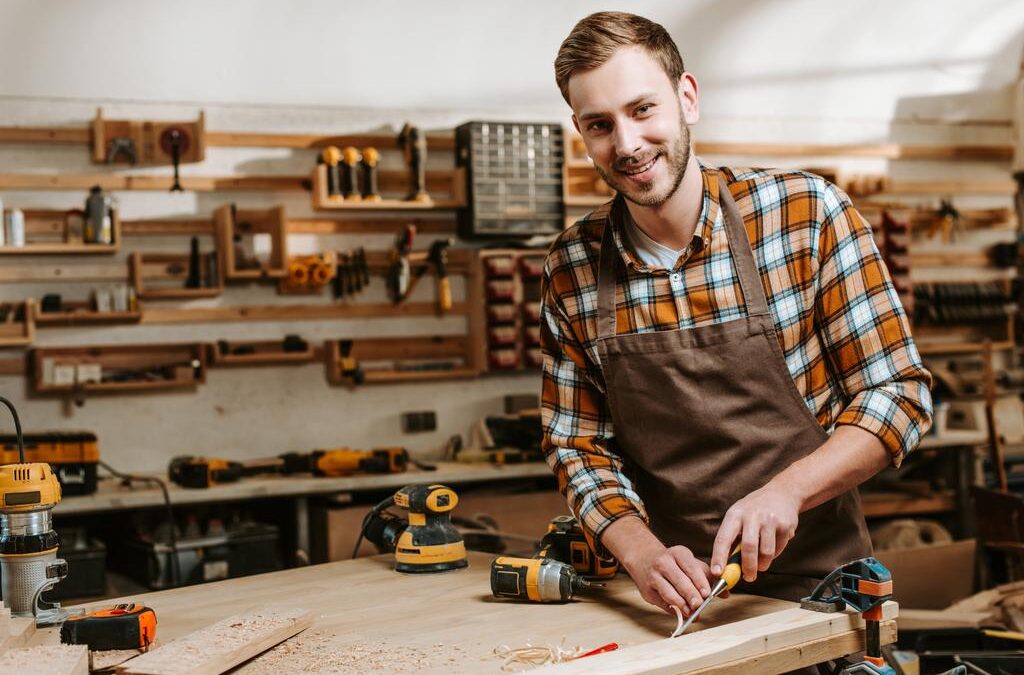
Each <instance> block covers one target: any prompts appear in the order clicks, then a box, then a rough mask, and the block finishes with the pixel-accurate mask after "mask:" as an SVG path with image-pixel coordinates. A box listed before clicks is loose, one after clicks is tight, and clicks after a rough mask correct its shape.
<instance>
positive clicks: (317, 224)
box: [288, 218, 455, 234]
mask: <svg viewBox="0 0 1024 675" xmlns="http://www.w3.org/2000/svg"><path fill="white" fill-rule="evenodd" d="M406 225H415V226H416V230H417V232H419V233H421V234H455V220H454V219H449V220H440V219H438V220H434V219H430V220H427V219H424V218H402V219H400V220H395V219H391V220H359V219H353V218H346V219H340V218H339V219H329V218H289V219H288V233H289V234H376V233H385V234H392V233H395V234H397V233H398V232H401V231H402V230H403V229H404V228H405V226H406Z"/></svg>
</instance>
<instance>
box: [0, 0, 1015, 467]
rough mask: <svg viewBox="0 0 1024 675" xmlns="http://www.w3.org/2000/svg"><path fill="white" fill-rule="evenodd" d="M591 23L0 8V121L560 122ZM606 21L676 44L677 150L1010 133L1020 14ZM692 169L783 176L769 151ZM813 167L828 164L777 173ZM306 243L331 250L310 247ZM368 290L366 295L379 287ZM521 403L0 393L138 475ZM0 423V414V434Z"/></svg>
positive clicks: (481, 13)
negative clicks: (176, 463)
mask: <svg viewBox="0 0 1024 675" xmlns="http://www.w3.org/2000/svg"><path fill="white" fill-rule="evenodd" d="M607 8H615V7H614V6H613V5H609V4H606V3H591V2H580V1H575V2H550V1H543V0H521V1H520V2H517V3H513V4H509V3H491V2H469V1H466V2H456V1H454V0H432V1H431V2H416V1H414V0H402V1H398V0H395V1H391V2H386V1H384V2H375V3H361V2H343V1H339V0H333V1H329V0H306V1H294V2H270V1H268V0H255V1H248V2H242V1H240V0H230V1H221V2H209V1H206V2H203V1H201V0H177V1H176V2H173V3H170V2H157V1H156V0H135V1H131V0H92V1H90V2H72V1H68V0H65V1H51V2H39V1H35V2H32V1H29V0H24V1H16V0H3V1H0V64H3V66H2V67H0V125H4V126H6V125H67V126H82V125H84V124H85V123H86V122H87V121H88V120H89V119H90V118H91V117H92V116H93V114H94V112H95V108H96V107H97V106H98V105H102V106H103V107H104V111H105V114H106V115H107V116H108V117H113V118H116V117H127V118H148V119H154V118H169V119H190V118H194V117H195V115H196V113H197V111H198V110H199V109H203V110H205V111H206V113H207V128H208V129H211V130H216V131H247V130H251V131H267V132H270V131H282V132H290V131H293V132H300V131H301V132H324V133H344V132H349V131H369V130H375V129H380V128H384V127H388V126H392V127H393V126H397V125H400V124H401V123H402V122H404V121H406V120H410V121H414V122H416V123H418V124H419V125H421V126H422V127H425V128H428V129H448V128H451V127H452V126H454V125H456V124H458V123H460V122H462V121H465V120H468V119H473V118H492V119H496V118H500V119H518V120H554V121H562V122H567V121H568V113H567V110H566V108H565V105H564V103H563V102H562V100H561V98H560V96H559V94H558V92H557V89H556V88H555V86H554V81H553V75H552V65H551V64H552V61H553V59H554V55H555V52H556V51H557V48H558V45H559V43H560V42H561V40H562V39H563V38H564V37H565V35H566V33H567V32H568V31H569V29H570V28H571V27H572V24H573V23H574V22H575V21H576V20H578V19H579V18H581V17H582V16H584V15H586V14H587V13H589V12H591V11H596V10H599V9H607ZM617 8H626V9H629V10H630V11H636V12H638V13H641V14H644V15H647V16H649V17H651V18H654V19H656V20H659V21H661V22H662V23H663V24H664V25H665V26H666V27H667V28H668V29H669V31H670V32H671V33H672V34H673V36H674V37H675V38H676V40H677V42H678V43H679V44H680V47H681V50H682V53H683V57H684V59H685V61H686V64H687V67H688V69H689V70H691V71H692V72H694V73H695V74H696V76H697V78H698V81H699V82H700V85H701V92H702V121H701V123H700V124H699V125H698V126H697V128H696V129H695V130H694V135H695V138H696V139H697V140H698V141H699V140H700V139H701V138H704V139H708V140H736V141H756V142H771V141H781V142H788V141H792V142H796V141H800V142H808V143H829V142H836V143H839V142H843V143H847V142H849V143H854V142H882V141H888V140H893V141H900V142H920V143H953V142H959V143H1005V142H1008V140H1009V138H1010V126H1009V119H1010V109H1011V106H1010V102H1011V99H1010V93H1009V91H1010V85H1011V83H1012V82H1014V81H1015V79H1016V77H1017V73H1018V70H1019V63H1020V55H1021V52H1022V46H1024V3H1021V2H1019V1H1011V0H1003V1H999V0H978V1H976V2H973V3H962V2H953V1H952V0H943V1H942V2H928V1H926V0H913V1H907V2H899V3H892V2H885V1H882V0H867V1H863V2H852V1H851V2H813V1H812V0H761V1H756V0H748V1H740V0H720V1H717V2H716V1H713V0H704V1H693V2H680V1H678V0H676V1H664V2H653V1H649V0H648V1H639V2H630V3H618V7H617ZM313 157H314V155H313V153H312V152H310V151H294V150H283V149H269V150H257V149H237V148H211V149H209V151H208V159H207V160H206V161H205V162H203V163H202V164H198V165H188V166H185V167H184V168H183V173H184V174H186V175H187V174H195V175H226V174H231V173H241V174H261V175H265V174H289V175H292V174H299V173H305V172H307V171H308V170H309V168H310V166H311V165H312V163H313V161H314V159H313ZM715 159H716V160H718V161H721V162H723V163H726V162H729V163H756V164H760V165H765V164H772V163H789V164H794V162H793V160H787V159H786V158H778V159H777V160H776V159H774V158H756V159H754V160H752V159H751V158H744V157H735V158H732V157H726V158H715ZM392 161H393V159H392ZM433 161H434V162H444V161H449V162H450V159H449V158H446V157H435V158H434V159H433ZM829 164H831V165H835V161H834V160H833V159H831V158H821V161H815V160H800V161H799V165H802V166H814V165H817V166H822V165H829ZM844 166H847V167H848V168H850V169H851V170H858V171H871V172H882V171H888V172H890V173H892V174H894V175H898V176H901V177H960V178H965V177H971V178H1000V177H1005V175H1006V171H1005V167H1003V166H1000V165H992V164H977V163H959V164H955V165H953V164H937V163H920V162H917V163H912V162H900V163H892V164H890V163H887V162H884V161H879V160H870V161H867V160H861V161H847V162H844ZM97 170H103V167H99V168H98V167H96V166H94V165H92V164H90V163H89V161H88V158H87V156H86V153H85V150H84V149H83V148H81V147H52V146H49V147H48V146H14V145H6V146H2V145H0V172H40V173H52V172H58V173H85V172H93V171H97ZM142 171H143V170H141V169H139V170H133V173H134V172H142ZM152 171H153V172H156V173H164V172H165V171H166V170H165V169H154V170H152ZM0 196H2V197H3V199H4V202H5V204H6V205H7V206H20V207H48V208H69V207H73V206H78V205H79V204H80V203H81V201H82V198H83V195H82V194H81V193H78V192H67V193H65V192H7V193H4V194H3V195H0ZM118 197H119V200H120V205H121V208H122V212H123V214H124V216H125V217H127V218H142V217H165V216H166V217H171V216H188V215H193V214H196V215H200V216H207V215H208V214H209V213H210V212H211V211H212V210H213V209H214V208H216V207H217V206H219V205H221V204H223V203H225V202H228V201H238V202H239V204H240V205H243V206H245V205H252V206H262V205H271V204H277V203H283V204H285V205H286V206H287V208H288V213H289V215H292V216H298V217H301V216H305V215H312V211H311V210H310V209H309V204H308V198H307V197H306V196H305V195H302V194H298V193H290V194H255V193H237V194H230V193H220V194H210V193H202V194H196V193H184V194H176V195H172V194H164V193H143V192H130V193H129V192H126V193H121V194H120V195H118ZM922 201H925V202H927V200H922ZM968 201H970V200H968ZM974 201H977V200H974ZM989 201H991V200H989ZM1004 202H1005V200H1004ZM972 203H973V202H972ZM1003 205H1006V204H1005V203H1003ZM388 241H389V238H388V237H383V236H377V237H366V238H363V239H361V240H360V243H365V244H366V245H368V246H370V247H374V248H383V247H385V246H386V245H387V243H388ZM128 243H129V245H130V246H132V247H136V248H139V249H145V250H153V248H154V247H165V246H166V247H175V248H180V247H183V246H184V244H183V243H182V241H178V240H174V239H170V240H167V241H154V240H150V239H143V240H138V239H137V240H134V241H129V242H128ZM293 243H295V244H296V245H298V244H299V242H297V241H296V242H293ZM306 243H307V244H308V243H309V242H306ZM319 243H330V244H332V245H338V246H345V245H349V244H351V243H353V242H352V239H351V238H346V237H331V238H328V239H326V240H325V241H323V242H319ZM317 244H318V242H313V245H317ZM36 262H37V261H33V260H31V259H25V260H17V261H13V260H4V261H3V264H4V265H8V264H23V265H25V264H28V265H31V264H35V263H36ZM377 284H378V288H377V289H376V290H374V289H371V291H370V294H369V295H368V296H367V299H368V300H372V298H373V293H380V288H379V281H378V282H377ZM43 290H46V288H44V287H28V286H22V285H17V286H14V285H9V286H8V287H6V288H2V289H0V298H2V299H9V298H15V297H22V296H24V295H25V294H26V293H33V294H38V293H39V292H41V291H43ZM420 290H421V292H424V293H426V291H428V290H429V289H427V288H423V289H420ZM427 298H428V296H424V299H427ZM275 301H282V302H286V301H287V300H281V299H277V298H276V296H274V295H273V291H272V289H270V288H267V287H262V288H259V289H255V290H254V289H248V288H245V287H242V288H238V289H231V290H229V291H228V292H227V294H226V295H225V297H224V298H221V299H216V300H211V301H202V302H198V301H197V302H196V303H195V304H197V305H198V304H214V305H215V304H218V303H224V304H242V303H261V304H263V303H268V302H275ZM325 301H326V299H325ZM457 321H458V320H457V319H446V320H443V321H440V322H437V321H435V320H432V319H423V320H416V321H415V322H411V323H409V324H406V323H404V322H399V321H387V320H378V321H358V322H355V321H323V322H320V321H317V322H304V323H302V324H300V325H291V326H290V325H284V324H278V323H262V324H221V325H198V326H168V327H160V326H152V327H132V328H124V327H122V328H109V329H73V330H72V329H67V330H55V329H51V330H46V331H43V332H42V333H41V334H40V337H39V340H38V343H39V344H81V343H86V342H91V343H109V342H118V341H126V342H134V341H142V340H154V341H155V340H167V341H178V340H181V341H184V340H190V339H199V340H215V339H217V338H220V337H223V338H228V339H231V338H241V337H278V336H280V335H283V334H285V333H286V332H295V331H298V332H300V333H301V334H303V335H304V336H306V337H309V338H312V339H319V338H321V337H328V336H338V335H383V334H401V333H403V332H404V331H406V330H409V331H415V332H433V331H437V332H459V331H461V326H460V325H458V323H457ZM2 356H6V354H4V355H0V357H2ZM538 387H539V378H538V377H536V376H529V375H528V376H519V377H502V378H487V379H483V380H480V381H476V382H470V383H464V382H456V383H432V384H422V385H406V386H396V387H365V388H363V389H360V390H358V391H356V392H349V391H345V390H342V389H336V388H330V387H328V386H327V385H326V384H325V382H324V378H323V372H322V369H321V368H320V367H318V366H306V367H300V368H263V369H250V370H224V369H221V370H213V371H211V372H210V373H209V378H208V382H207V384H206V385H205V386H203V387H201V388H200V389H199V391H198V392H196V393H183V394H171V395H156V396H134V397H131V396H129V397H123V396H120V397H109V398H94V399H90V400H89V401H88V402H87V403H86V405H85V407H83V408H80V409H66V407H65V406H63V405H62V404H61V403H60V402H59V401H57V400H54V399H32V400H28V401H26V400H25V396H24V387H23V382H22V380H21V379H19V378H9V377H0V392H3V393H4V394H5V395H10V396H13V397H14V398H15V400H16V401H18V402H19V404H20V408H21V410H22V416H23V418H24V423H25V425H26V426H27V427H28V428H34V429H42V428H53V427H65V428H81V427H84V428H92V429H95V430H96V431H97V432H99V434H100V437H101V443H102V446H103V452H104V454H105V455H106V456H107V457H108V458H109V459H110V460H111V461H112V462H113V463H115V464H116V465H118V466H121V467H123V468H124V469H131V470H135V469H147V468H149V469H155V468H158V467H160V466H162V465H163V464H164V463H165V462H166V459H167V457H169V456H170V455H172V454H177V453H182V452H205V453H218V454H225V455H229V456H234V457H258V456H262V455H267V454H272V453H277V452H280V451H284V450H291V449H302V448H308V447H314V446H324V445H342V444H350V445H355V446H370V445H374V444H382V443H402V444H407V445H408V446H409V447H410V448H412V449H413V450H423V449H426V448H429V447H431V446H433V445H437V444H439V443H441V442H442V441H443V440H444V439H445V438H446V437H447V436H448V435H449V434H451V433H459V432H465V431H466V429H467V428H468V426H469V425H470V424H471V423H472V421H473V420H474V419H475V418H476V417H478V416H480V415H482V414H487V413H493V412H498V411H500V408H501V397H502V395H503V394H505V393H523V392H535V391H537V390H538ZM418 409H436V410H437V411H438V413H439V422H440V425H441V428H440V429H439V430H438V432H437V433H436V434H427V435H421V436H409V437H403V436H402V434H401V432H400V430H399V423H398V413H399V412H400V411H403V410H418ZM7 427H8V422H6V421H0V429H3V428H7Z"/></svg>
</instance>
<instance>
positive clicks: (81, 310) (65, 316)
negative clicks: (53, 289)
mask: <svg viewBox="0 0 1024 675" xmlns="http://www.w3.org/2000/svg"><path fill="white" fill-rule="evenodd" d="M141 320H142V307H141V306H140V307H139V309H137V310H135V311H131V312H97V311H96V310H94V309H92V308H91V303H84V302H83V303H65V309H64V310H62V311H60V312H44V311H42V310H41V309H40V308H39V305H38V304H37V305H35V323H36V325H37V326H83V325H103V324H118V323H138V322H139V321H141Z"/></svg>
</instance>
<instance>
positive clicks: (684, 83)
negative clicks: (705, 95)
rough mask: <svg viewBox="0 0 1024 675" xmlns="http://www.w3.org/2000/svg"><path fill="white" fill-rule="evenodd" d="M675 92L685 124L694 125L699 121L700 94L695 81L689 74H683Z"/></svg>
mask: <svg viewBox="0 0 1024 675" xmlns="http://www.w3.org/2000/svg"><path fill="white" fill-rule="evenodd" d="M677 92H678V94H679V109H680V110H682V112H683V119H684V120H685V121H686V123H687V124H696V123H697V122H698V121H700V93H699V90H698V88H697V79H696V78H695V77H694V76H693V75H692V74H690V73H683V74H682V76H681V77H680V78H679V87H678V89H677Z"/></svg>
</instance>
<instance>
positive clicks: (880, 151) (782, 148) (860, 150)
mask: <svg viewBox="0 0 1024 675" xmlns="http://www.w3.org/2000/svg"><path fill="white" fill-rule="evenodd" d="M694 148H695V151H696V152H698V153H700V154H701V155H756V156H778V157H874V158H878V159H918V160H935V161H965V160H970V161H979V162H1009V161H1010V158H1011V157H1013V146H1012V145H903V144H900V143H849V144H811V143H800V144H794V143H725V142H715V141H710V142H709V141H705V142H701V141H695V142H694Z"/></svg>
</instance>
